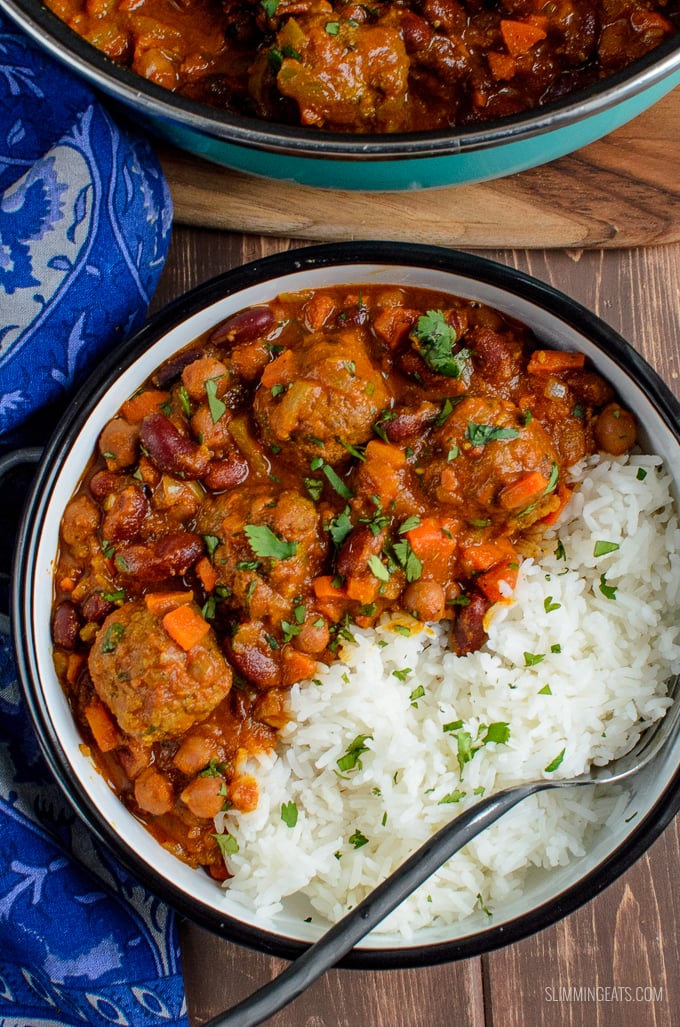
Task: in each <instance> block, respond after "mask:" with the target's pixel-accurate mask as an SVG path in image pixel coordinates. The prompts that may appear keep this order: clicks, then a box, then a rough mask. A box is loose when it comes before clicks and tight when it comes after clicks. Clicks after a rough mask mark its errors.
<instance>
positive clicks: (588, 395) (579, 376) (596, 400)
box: [566, 371, 614, 407]
mask: <svg viewBox="0 0 680 1027" xmlns="http://www.w3.org/2000/svg"><path fill="white" fill-rule="evenodd" d="M566 380H567V384H568V385H569V388H570V389H571V390H572V392H574V393H575V395H576V398H577V399H579V400H581V402H582V403H589V404H590V405H591V406H594V407H603V406H605V405H606V404H607V403H611V402H612V400H613V399H614V390H613V388H612V387H611V385H610V384H609V382H606V381H605V380H604V378H601V377H600V376H599V374H596V373H595V371H571V372H570V373H569V375H568V376H567V379H566Z"/></svg>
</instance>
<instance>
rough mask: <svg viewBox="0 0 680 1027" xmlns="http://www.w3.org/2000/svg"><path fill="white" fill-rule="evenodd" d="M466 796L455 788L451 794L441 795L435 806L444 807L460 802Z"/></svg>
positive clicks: (465, 793)
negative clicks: (450, 803)
mask: <svg viewBox="0 0 680 1027" xmlns="http://www.w3.org/2000/svg"><path fill="white" fill-rule="evenodd" d="M466 795H467V792H461V791H459V790H458V789H457V788H455V789H454V790H453V791H452V792H449V793H448V795H443V796H442V797H441V799H440V800H439V802H438V803H437V805H438V806H444V805H446V804H447V803H449V802H460V800H461V799H464V798H465V796H466Z"/></svg>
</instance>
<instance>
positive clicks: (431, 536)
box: [406, 517, 456, 576]
mask: <svg viewBox="0 0 680 1027" xmlns="http://www.w3.org/2000/svg"><path fill="white" fill-rule="evenodd" d="M406 538H407V539H408V541H409V542H410V544H411V549H412V550H413V552H414V553H415V554H416V556H417V557H418V559H419V560H420V562H421V563H422V565H423V572H424V573H426V574H433V575H435V576H436V572H437V570H438V569H442V570H445V569H446V567H447V565H448V562H449V559H450V557H451V556H452V555H453V552H454V550H455V548H456V540H455V538H454V537H453V535H452V533H451V532H450V531H448V530H447V528H446V526H445V525H444V524H443V523H442V521H441V520H440V519H439V518H437V517H425V518H424V519H423V520H422V521H421V522H420V524H419V525H417V527H415V528H411V530H410V531H407V532H406Z"/></svg>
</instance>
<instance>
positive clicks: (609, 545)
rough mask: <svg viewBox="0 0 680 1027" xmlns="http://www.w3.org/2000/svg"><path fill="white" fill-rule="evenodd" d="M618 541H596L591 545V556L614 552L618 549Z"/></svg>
mask: <svg viewBox="0 0 680 1027" xmlns="http://www.w3.org/2000/svg"><path fill="white" fill-rule="evenodd" d="M620 548H621V547H620V546H619V544H618V542H605V541H602V540H600V541H598V542H596V543H595V545H594V546H593V556H606V555H607V553H615V552H616V550H617V549H620Z"/></svg>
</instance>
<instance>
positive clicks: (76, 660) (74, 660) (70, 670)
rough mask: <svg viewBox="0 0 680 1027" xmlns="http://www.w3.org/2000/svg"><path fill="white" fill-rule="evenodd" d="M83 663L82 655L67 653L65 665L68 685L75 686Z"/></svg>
mask: <svg viewBox="0 0 680 1027" xmlns="http://www.w3.org/2000/svg"><path fill="white" fill-rule="evenodd" d="M84 663H85V657H84V655H83V654H82V653H69V655H68V663H67V665H66V680H67V681H68V683H69V685H75V683H76V681H77V680H78V678H79V676H80V672H81V670H82V669H83V664H84Z"/></svg>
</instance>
